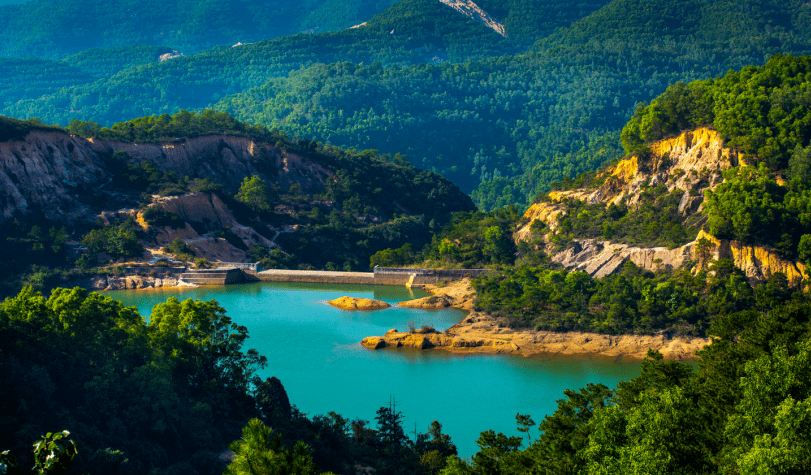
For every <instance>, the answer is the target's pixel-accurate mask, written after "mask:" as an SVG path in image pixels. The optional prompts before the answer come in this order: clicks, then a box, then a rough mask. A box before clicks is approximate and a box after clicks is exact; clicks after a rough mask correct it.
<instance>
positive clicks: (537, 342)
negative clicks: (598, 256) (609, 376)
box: [361, 312, 710, 360]
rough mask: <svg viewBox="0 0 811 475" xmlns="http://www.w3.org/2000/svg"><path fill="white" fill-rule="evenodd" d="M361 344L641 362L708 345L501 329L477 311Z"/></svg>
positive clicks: (689, 355) (680, 356) (686, 354)
mask: <svg viewBox="0 0 811 475" xmlns="http://www.w3.org/2000/svg"><path fill="white" fill-rule="evenodd" d="M361 343H362V344H363V346H365V347H367V348H371V349H380V348H385V347H394V348H416V349H421V350H429V349H438V350H444V351H449V352H451V353H485V354H509V355H522V356H535V355H543V354H558V355H599V356H607V357H630V358H636V359H643V358H644V357H645V355H647V353H648V350H649V349H652V350H656V351H659V352H660V353H662V355H664V358H665V359H666V360H686V359H694V358H695V352H696V351H698V350H700V349H701V348H703V347H704V346H705V345H708V344H709V343H710V340H709V339H706V338H689V337H672V338H671V337H667V336H665V335H600V334H597V333H581V332H566V333H557V332H549V331H532V330H529V331H516V330H513V329H510V328H505V327H502V326H500V325H499V322H498V321H497V320H496V319H495V318H493V317H491V316H489V315H487V314H484V313H479V312H473V313H471V314H470V315H468V316H467V317H466V318H465V319H464V320H462V321H461V322H459V323H457V324H456V325H453V326H452V327H450V328H449V329H447V330H446V331H444V332H420V331H417V332H399V331H397V330H396V329H392V330H389V331H388V332H386V334H385V335H383V336H373V337H368V338H364V339H363V341H362V342H361Z"/></svg>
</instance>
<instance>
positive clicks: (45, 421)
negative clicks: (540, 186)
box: [0, 287, 456, 475]
mask: <svg viewBox="0 0 811 475" xmlns="http://www.w3.org/2000/svg"><path fill="white" fill-rule="evenodd" d="M247 344H248V329H247V328H245V327H244V326H239V325H237V324H235V323H233V322H232V321H231V319H230V317H228V315H227V314H226V312H225V309H223V308H222V307H220V306H219V305H218V304H217V302H216V301H214V300H211V301H208V302H204V301H200V300H191V299H189V300H184V301H182V302H181V301H178V300H177V299H175V298H170V299H169V300H167V301H166V302H165V303H162V304H159V305H156V306H155V307H154V308H153V309H152V313H151V316H150V318H149V323H147V322H146V321H145V319H144V318H143V317H142V316H141V315H139V314H138V312H137V311H136V310H135V309H134V308H132V307H124V306H123V305H121V303H120V302H117V301H115V300H112V299H110V298H109V297H105V296H102V295H100V294H96V293H89V292H87V291H85V290H83V289H79V288H76V289H72V290H70V289H55V290H53V291H52V292H51V294H50V296H47V297H46V296H43V295H41V294H39V293H37V292H34V291H32V290H31V288H30V287H27V288H25V289H23V290H22V291H21V292H20V293H19V295H16V296H14V297H12V298H8V299H6V300H5V302H4V303H2V304H0V384H2V387H3V388H4V390H3V397H2V398H0V414H3V417H2V418H0V429H2V430H0V449H2V450H3V451H5V450H9V449H10V451H11V455H14V456H16V457H17V461H18V466H19V467H21V468H26V467H30V466H32V465H33V458H32V453H31V450H30V447H31V445H30V444H31V443H32V442H34V441H35V440H37V439H38V438H39V437H41V436H42V435H43V434H45V433H46V432H50V431H54V430H55V429H53V427H59V428H69V429H68V430H69V432H70V440H72V441H73V442H74V443H75V446H76V447H77V451H78V453H77V454H76V456H75V457H74V458H73V463H72V468H71V471H70V472H68V473H85V474H111V473H117V474H136V473H153V474H167V475H168V474H220V473H223V471H224V470H225V469H226V464H227V463H228V461H227V460H224V459H221V458H220V457H219V455H220V453H221V452H223V451H224V450H225V449H226V447H228V446H229V445H231V447H232V448H233V449H234V451H235V452H236V458H235V461H234V463H233V464H232V466H229V467H228V469H227V471H226V473H239V474H242V473H256V472H245V471H240V469H239V462H240V457H241V456H245V455H247V454H250V455H251V456H252V457H254V458H252V459H251V460H252V462H253V463H256V462H257V461H258V460H263V461H265V462H266V463H267V462H268V461H270V462H272V463H273V464H274V465H279V466H280V465H282V464H284V463H285V462H289V465H290V467H288V470H293V471H285V472H260V473H296V474H310V473H318V472H320V471H326V470H330V471H334V472H335V473H350V467H351V466H352V465H353V464H356V463H360V464H366V465H373V466H374V467H376V468H377V469H378V470H379V473H384V474H416V473H426V474H429V473H435V470H431V468H432V467H433V466H434V465H435V462H436V460H439V461H443V462H444V459H445V457H447V456H452V455H455V454H456V447H455V446H454V445H453V443H452V441H451V440H450V438H449V437H448V436H447V435H446V434H443V433H442V426H441V424H440V423H438V422H434V423H432V424H431V426H430V427H428V428H427V431H426V432H424V433H418V434H417V435H416V436H415V438H414V439H409V438H408V437H406V435H405V432H404V428H403V424H402V418H403V415H402V413H400V412H398V411H397V410H396V409H395V408H392V407H382V408H380V409H379V410H378V411H377V417H376V421H375V423H374V425H370V424H369V421H363V420H358V419H356V420H349V419H347V418H344V417H342V416H340V415H339V414H336V413H334V412H331V413H329V414H325V415H313V416H308V415H305V414H302V413H301V412H300V411H298V409H296V406H295V405H294V404H292V403H291V401H290V400H289V399H288V397H287V394H286V392H285V390H284V386H283V385H282V383H281V382H280V381H279V380H278V379H277V378H267V379H265V380H264V381H262V380H261V379H260V378H259V377H258V376H257V374H256V373H257V371H258V370H259V369H262V368H264V367H265V366H266V360H265V358H264V357H263V356H261V355H259V354H258V353H257V352H256V350H252V349H248V348H247ZM256 418H260V419H261V420H256ZM251 419H255V420H252V421H251V422H250V423H249V420H251ZM265 424H269V425H270V426H271V427H272V428H273V433H272V434H273V437H272V438H269V434H268V432H269V430H268V429H266V428H265ZM243 427H245V428H244V430H243V429H242V428H243ZM60 430H61V429H60ZM241 435H244V436H245V438H244V439H243V440H244V442H237V440H238V439H240V436H241ZM254 435H255V436H257V437H264V439H262V440H263V443H262V444H261V445H259V446H258V447H257V446H255V447H250V446H249V447H242V446H241V445H240V443H250V441H251V437H252V436H254ZM277 437H278V438H281V440H278V441H276V440H275V439H276V438H277ZM296 441H303V442H300V443H299V444H298V445H296ZM232 442H233V443H234V444H233V445H232ZM303 444H306V447H305V446H304V445H303ZM256 450H259V451H260V453H259V454H258V455H257V454H256V453H255V451H256ZM251 451H254V452H251ZM268 451H270V452H269V453H268ZM6 461H7V459H6V457H5V454H0V469H3V470H4V471H3V473H14V472H13V471H10V472H6V471H5V469H7V468H8V467H7V466H6V465H5V462H6ZM316 467H318V468H319V470H318V472H316ZM276 469H277V470H279V467H278V466H277V468H276ZM305 469H306V471H304V470H305ZM296 470H298V471H296ZM24 473H28V472H24ZM37 473H64V472H59V471H57V470H54V471H43V472H37Z"/></svg>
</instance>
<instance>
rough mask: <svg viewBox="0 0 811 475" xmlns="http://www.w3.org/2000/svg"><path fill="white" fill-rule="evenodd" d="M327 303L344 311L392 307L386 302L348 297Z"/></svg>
mask: <svg viewBox="0 0 811 475" xmlns="http://www.w3.org/2000/svg"><path fill="white" fill-rule="evenodd" d="M327 303H329V304H330V305H332V306H333V307H338V308H340V309H342V310H381V309H384V308H389V307H391V305H389V304H387V303H386V302H381V301H380V300H373V299H363V298H358V297H346V296H344V297H339V298H337V299H335V300H330V301H329V302H327Z"/></svg>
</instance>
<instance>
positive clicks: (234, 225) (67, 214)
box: [0, 111, 473, 287]
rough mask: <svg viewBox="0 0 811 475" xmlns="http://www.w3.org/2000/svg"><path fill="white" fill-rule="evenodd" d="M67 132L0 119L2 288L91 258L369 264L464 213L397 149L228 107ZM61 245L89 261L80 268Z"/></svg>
mask: <svg viewBox="0 0 811 475" xmlns="http://www.w3.org/2000/svg"><path fill="white" fill-rule="evenodd" d="M67 132H68V131H65V130H61V129H59V128H53V127H48V126H44V125H38V124H36V123H31V122H21V121H15V120H13V119H5V118H3V119H2V120H0V179H1V180H2V186H0V203H1V204H2V216H0V228H1V229H3V230H4V233H5V234H6V236H7V243H6V246H4V249H3V254H4V257H5V259H6V261H7V262H8V266H7V270H8V273H7V274H6V277H7V279H6V280H7V281H6V282H4V283H5V284H6V285H11V286H12V287H13V286H14V285H17V282H16V281H14V279H15V278H23V277H24V276H25V275H27V274H31V273H32V272H33V273H36V272H39V271H42V272H45V274H44V275H48V274H47V272H48V268H47V267H43V266H57V267H59V266H61V267H72V266H78V267H88V266H90V267H93V266H95V265H96V264H97V262H96V260H95V256H96V254H97V253H102V254H103V255H104V256H107V257H106V259H111V258H112V259H113V260H116V259H120V258H133V259H135V260H136V261H142V260H146V261H148V260H152V259H153V257H152V256H154V255H161V254H166V255H172V254H176V255H183V256H184V257H183V259H185V260H192V261H193V260H195V259H204V260H209V261H226V262H233V261H249V262H255V261H257V260H263V262H265V265H266V267H289V268H290V267H292V268H298V267H303V268H318V269H322V268H328V269H347V270H349V269H353V270H354V269H361V270H365V269H368V265H369V257H370V256H371V255H372V254H374V253H375V252H376V251H377V250H379V249H384V248H386V247H392V246H394V247H399V246H401V245H403V244H405V243H406V242H413V243H415V244H419V243H425V242H427V241H429V240H430V237H431V234H432V232H433V231H435V230H437V229H439V228H441V227H442V226H443V225H444V223H446V222H447V221H448V220H449V219H450V217H451V214H452V213H453V212H456V211H469V210H472V209H473V204H472V203H471V201H470V198H469V197H467V196H466V195H464V194H463V193H462V192H461V191H460V190H459V189H458V188H457V187H456V186H454V185H453V184H451V183H450V182H449V181H448V180H446V179H444V178H442V177H440V176H438V175H436V174H434V173H431V172H425V171H420V170H417V169H414V168H413V167H411V166H410V165H409V164H408V163H407V162H405V160H404V159H403V158H402V157H401V156H395V157H391V156H389V155H383V154H378V153H377V152H376V151H373V150H366V151H363V152H357V151H349V152H347V151H344V150H340V149H337V148H335V147H330V146H324V145H322V144H318V143H315V142H310V141H307V140H302V141H299V142H293V141H291V140H290V139H288V138H286V137H284V136H283V135H281V134H279V133H277V132H273V131H269V130H267V129H264V128H261V127H250V126H246V125H245V124H242V123H239V122H237V121H234V120H233V119H231V118H230V117H228V116H227V115H226V114H223V113H213V112H211V111H208V112H206V113H203V114H192V113H188V112H183V113H179V114H176V115H175V116H172V117H170V116H163V117H148V118H142V119H138V120H134V121H131V122H128V123H123V124H118V125H116V126H114V127H113V128H110V129H107V128H105V129H101V130H99V129H93V128H92V124H80V123H78V122H74V123H73V124H72V127H71V129H70V130H69V132H71V133H72V134H73V135H69V134H68V133H67ZM85 137H86V138H85ZM384 190H385V191H384ZM67 241H74V242H75V241H80V242H82V243H83V244H84V245H85V246H87V247H88V248H89V249H91V251H92V253H91V256H86V257H85V258H84V260H82V261H81V262H79V263H78V264H77V263H76V262H74V261H75V260H76V257H77V256H75V255H74V256H70V255H69V253H68V250H67V248H66V247H65V242H67ZM175 241H179V242H177V243H175ZM419 245H421V244H419ZM167 246H168V247H169V248H170V251H166V250H165V249H164V248H166V247H167ZM162 250H163V251H164V252H163V253H162V252H161V251H162ZM145 252H146V254H145ZM102 260H103V259H102ZM37 269H39V270H37ZM42 284H43V283H42V282H40V285H42Z"/></svg>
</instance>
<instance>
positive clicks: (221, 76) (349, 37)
mask: <svg viewBox="0 0 811 475" xmlns="http://www.w3.org/2000/svg"><path fill="white" fill-rule="evenodd" d="M527 1H528V0H514V1H513V2H511V3H509V4H505V5H501V6H500V7H499V8H498V9H497V11H499V12H500V13H502V14H503V15H505V16H507V17H511V18H516V20H515V21H516V22H518V23H517V24H516V28H517V29H518V33H517V34H518V37H520V38H525V40H524V41H523V42H522V41H518V40H513V39H505V38H502V37H501V36H499V35H498V34H497V33H495V32H494V31H492V30H490V29H489V28H487V27H485V26H483V25H481V24H479V23H476V22H473V21H471V20H469V19H467V18H466V17H464V16H463V15H461V14H459V13H457V12H455V11H454V10H452V9H451V8H449V7H447V6H445V5H442V4H441V3H439V2H438V1H434V0H403V1H401V2H399V3H398V4H397V5H395V6H393V7H392V8H390V9H388V10H386V11H384V12H382V13H380V14H378V15H376V16H374V17H373V18H371V19H369V21H368V22H367V24H366V25H365V26H364V27H361V28H357V29H349V30H342V31H338V32H331V33H321V34H309V33H307V34H296V35H292V36H285V37H281V38H278V39H275V40H264V41H258V42H255V43H252V44H244V45H242V46H239V47H230V44H228V45H223V46H220V47H215V48H213V49H210V50H207V51H204V52H201V53H199V54H196V55H193V56H186V57H176V58H173V59H172V60H170V61H164V62H158V61H157V60H158V55H153V56H144V55H143V54H141V55H140V56H139V54H138V52H141V53H143V52H144V49H145V48H154V49H156V50H159V49H162V50H168V48H166V47H158V46H152V47H146V46H127V47H120V48H111V49H93V50H90V51H83V52H81V53H77V54H74V55H71V56H69V57H67V58H64V59H62V60H59V61H55V60H44V59H37V60H34V59H20V58H4V59H3V60H2V61H3V63H0V64H6V66H5V70H6V72H7V78H8V79H7V81H8V84H7V86H6V87H5V88H4V89H0V102H3V103H5V104H7V105H8V106H10V107H12V108H13V109H14V112H13V113H12V111H11V109H9V110H8V111H7V112H8V113H9V115H15V116H17V117H21V118H30V117H34V116H38V117H41V118H43V119H45V120H47V121H50V122H53V121H58V122H60V123H62V124H63V125H66V124H67V122H68V121H69V120H71V119H73V118H80V119H85V120H88V119H89V120H95V121H97V122H100V123H102V124H105V125H111V124H112V123H114V122H118V121H122V120H126V119H129V118H131V117H138V116H142V115H149V114H160V113H164V112H168V113H174V112H177V111H178V110H179V109H180V108H186V109H190V108H200V107H205V106H207V105H210V104H214V103H215V102H216V101H217V100H219V99H220V98H222V97H223V96H225V95H228V94H234V93H237V92H241V91H243V90H245V89H247V88H250V87H256V86H261V85H262V84H264V83H265V82H266V81H267V80H268V79H270V78H273V77H284V76H287V75H288V74H289V72H290V71H294V70H298V69H299V68H301V67H303V66H307V65H311V64H314V63H319V62H327V63H329V62H341V61H351V62H353V63H365V64H371V63H373V62H375V61H381V62H383V63H384V64H387V65H389V64H420V63H426V62H427V63H432V62H441V61H447V60H451V61H463V60H466V59H469V58H472V57H486V56H493V55H499V54H507V53H511V52H517V51H524V50H526V49H527V48H528V47H529V46H530V45H531V44H532V41H534V40H535V39H537V38H539V37H541V35H543V34H546V33H549V32H551V31H553V30H554V29H555V28H557V27H561V26H565V25H568V24H569V23H570V22H571V21H573V20H575V19H577V18H580V17H582V16H584V15H586V14H588V13H590V12H591V11H593V10H594V9H596V8H598V7H599V6H600V5H601V4H599V3H597V4H595V3H590V2H587V1H584V0H583V1H578V0H571V1H570V2H568V3H567V4H566V6H567V7H571V8H555V7H553V5H555V4H553V3H551V2H535V3H533V5H534V4H538V5H537V6H539V8H538V10H535V9H533V13H532V14H518V13H519V12H523V13H526V12H525V10H526V3H527ZM508 7H509V8H508ZM544 7H545V8H544ZM549 10H555V11H560V12H561V14H559V15H553V14H550V11H549ZM564 12H565V13H564ZM367 19H368V18H367ZM518 19H520V20H518ZM218 20H219V19H218ZM135 50H137V51H135ZM163 52H168V51H163ZM120 57H131V58H133V59H136V58H140V59H141V61H140V62H138V61H132V62H131V63H130V64H128V65H124V64H121V63H120V61H121V59H119V58H120ZM88 59H91V60H92V61H88ZM147 63H152V64H147ZM104 65H108V66H109V68H108V71H107V74H106V75H103V76H99V75H97V74H96V73H98V72H99V70H100V66H104ZM115 65H119V66H121V69H113V66H115ZM45 68H48V69H59V68H62V69H66V71H65V72H67V71H68V70H69V71H70V74H61V75H58V76H54V75H52V74H48V73H47V71H40V69H45ZM156 78H160V79H159V80H155V79H156ZM27 83H31V86H30V87H29V86H28V85H27ZM34 99H36V100H35V101H34V102H28V100H34ZM124 99H126V100H124ZM20 100H26V101H24V103H21V104H17V102H18V101H20ZM111 104H114V107H111ZM364 148H366V147H364Z"/></svg>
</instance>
